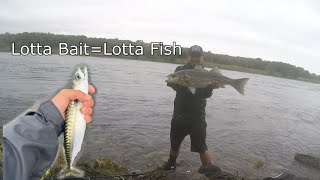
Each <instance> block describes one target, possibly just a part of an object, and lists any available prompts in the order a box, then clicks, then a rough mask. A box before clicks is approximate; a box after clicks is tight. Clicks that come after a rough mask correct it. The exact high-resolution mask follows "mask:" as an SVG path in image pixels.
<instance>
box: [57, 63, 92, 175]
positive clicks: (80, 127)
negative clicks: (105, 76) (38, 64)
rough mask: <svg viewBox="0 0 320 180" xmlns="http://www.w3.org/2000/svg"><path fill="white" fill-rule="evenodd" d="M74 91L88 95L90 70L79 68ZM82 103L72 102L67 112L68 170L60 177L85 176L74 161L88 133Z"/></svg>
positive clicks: (74, 80)
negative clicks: (75, 165)
mask: <svg viewBox="0 0 320 180" xmlns="http://www.w3.org/2000/svg"><path fill="white" fill-rule="evenodd" d="M72 89H75V90H81V91H82V92H84V93H86V94H88V70H87V67H86V66H84V68H83V70H82V69H80V68H78V69H77V71H76V72H75V74H74V77H73V81H72ZM81 108H82V104H81V102H79V101H77V100H74V101H71V102H70V103H69V105H68V108H67V110H66V122H65V129H64V150H65V156H66V161H67V165H68V167H67V169H66V170H64V171H63V172H62V173H61V175H60V177H65V176H78V177H79V176H83V175H84V173H83V172H82V171H81V170H79V169H76V168H74V167H73V166H74V164H75V163H74V160H75V158H76V156H77V154H78V153H79V152H80V149H81V145H82V142H83V138H84V134H85V131H86V121H85V120H84V115H83V114H82V113H81Z"/></svg>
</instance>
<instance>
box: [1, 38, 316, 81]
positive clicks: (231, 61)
mask: <svg viewBox="0 0 320 180" xmlns="http://www.w3.org/2000/svg"><path fill="white" fill-rule="evenodd" d="M12 42H15V45H16V48H17V50H18V49H20V47H21V46H23V45H30V43H34V44H36V43H40V44H41V45H49V46H51V47H52V50H53V52H54V53H57V51H58V48H59V47H58V44H59V42H66V43H67V44H68V45H79V43H85V42H86V43H87V44H88V45H90V46H101V47H102V46H103V43H105V42H107V43H108V49H109V48H110V47H113V46H115V45H119V46H120V45H122V43H125V44H129V43H131V44H133V45H141V46H143V48H144V51H145V53H144V55H143V56H123V55H120V56H117V57H119V58H127V59H139V60H151V61H163V62H175V63H179V62H180V63H182V62H185V60H186V58H187V50H188V48H186V47H183V48H182V55H171V56H163V55H160V54H159V52H158V51H155V54H154V55H151V54H150V53H149V52H150V47H151V46H150V44H149V43H144V42H143V41H142V40H138V41H135V42H133V41H130V40H119V39H117V38H116V39H105V38H88V37H86V36H79V35H55V34H51V33H27V32H24V33H18V34H10V33H5V34H0V51H5V52H7V51H11V43H12ZM147 52H148V53H147ZM95 55H96V56H102V54H95ZM204 61H205V63H206V64H209V65H210V64H212V65H218V66H219V65H221V67H222V68H223V67H228V69H234V70H237V69H239V68H241V69H242V70H243V71H248V72H255V71H250V69H252V70H257V71H256V72H260V73H261V74H266V75H272V76H277V77H283V78H289V79H297V80H305V81H311V82H316V83H320V75H317V74H315V73H310V72H309V71H308V70H305V69H304V68H302V67H296V66H294V65H291V64H288V63H283V62H276V61H265V60H262V59H260V58H245V57H238V56H237V57H234V56H229V55H221V54H214V53H212V52H210V51H208V52H205V53H204Z"/></svg>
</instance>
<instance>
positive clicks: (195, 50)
mask: <svg viewBox="0 0 320 180" xmlns="http://www.w3.org/2000/svg"><path fill="white" fill-rule="evenodd" d="M202 53H203V50H202V47H200V46H198V45H193V46H191V47H190V48H189V56H191V57H200V56H202Z"/></svg>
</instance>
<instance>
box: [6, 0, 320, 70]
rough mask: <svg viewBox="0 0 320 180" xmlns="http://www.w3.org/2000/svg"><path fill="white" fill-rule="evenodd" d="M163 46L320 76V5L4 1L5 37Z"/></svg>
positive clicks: (254, 0) (287, 0)
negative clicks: (43, 35)
mask: <svg viewBox="0 0 320 180" xmlns="http://www.w3.org/2000/svg"><path fill="white" fill-rule="evenodd" d="M4 32H10V33H19V32H50V33H58V34H79V35H80V34H81V35H86V36H89V37H105V38H119V39H128V40H133V41H135V40H143V41H145V42H151V41H162V42H165V43H168V44H171V43H172V42H173V41H176V42H177V44H179V45H182V46H184V47H188V46H191V45H193V44H198V45H201V46H202V47H203V48H204V50H205V51H212V52H213V53H217V54H229V55H232V56H243V57H252V58H258V57H260V58H262V59H264V60H272V61H282V62H287V63H290V64H294V65H297V66H301V67H303V68H305V69H307V70H309V71H310V72H315V73H316V74H320V43H319V41H320V1H317V0H310V1H308V0H304V1H303V0H300V1H298V0H282V1H279V0H264V1H262V0H260V1H258V0H241V1H239V0H207V1H204V0H193V1H189V0H180V1H173V0H161V1H152V0H136V1H132V0H109V1H106V0H87V1H84V0H77V1H68V0H55V1H45V0H29V1H23V0H20V1H19V0H0V33H4Z"/></svg>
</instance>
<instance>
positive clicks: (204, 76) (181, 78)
mask: <svg viewBox="0 0 320 180" xmlns="http://www.w3.org/2000/svg"><path fill="white" fill-rule="evenodd" d="M167 77H168V79H167V80H166V82H167V83H174V84H178V85H181V86H186V87H189V89H190V91H191V92H192V93H193V94H194V93H195V90H196V88H205V87H207V86H208V85H209V84H211V83H212V82H213V81H217V82H218V83H219V87H224V86H225V85H230V86H232V87H234V88H235V89H236V90H237V91H238V92H239V93H240V94H242V95H244V86H245V85H246V83H247V82H248V80H249V78H242V79H231V78H228V77H226V76H224V75H222V73H221V72H220V70H219V69H218V68H213V69H212V70H211V71H207V70H205V69H204V68H202V66H195V68H194V69H187V70H181V71H177V72H175V73H173V74H170V75H168V76H167Z"/></svg>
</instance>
